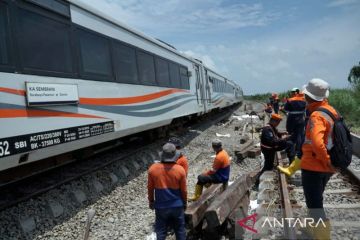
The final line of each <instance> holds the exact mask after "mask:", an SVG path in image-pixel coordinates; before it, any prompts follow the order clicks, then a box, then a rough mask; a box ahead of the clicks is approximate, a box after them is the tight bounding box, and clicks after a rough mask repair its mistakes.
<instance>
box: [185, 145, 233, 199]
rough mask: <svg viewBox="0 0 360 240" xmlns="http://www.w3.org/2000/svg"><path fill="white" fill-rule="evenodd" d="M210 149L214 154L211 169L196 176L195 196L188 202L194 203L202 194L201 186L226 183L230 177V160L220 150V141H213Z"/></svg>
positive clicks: (223, 151) (222, 150) (225, 153)
mask: <svg viewBox="0 0 360 240" xmlns="http://www.w3.org/2000/svg"><path fill="white" fill-rule="evenodd" d="M212 148H213V150H214V151H215V153H216V157H215V159H214V163H213V169H212V170H210V171H207V172H205V173H203V174H201V175H199V176H198V182H197V184H196V186H195V194H194V196H193V197H192V198H190V199H189V200H192V201H196V200H198V199H199V197H200V196H201V194H202V190H203V186H204V185H207V184H211V183H227V182H228V181H229V176H230V158H229V155H228V154H227V152H226V151H225V150H224V149H223V148H222V143H221V141H220V140H218V139H215V140H214V141H213V142H212Z"/></svg>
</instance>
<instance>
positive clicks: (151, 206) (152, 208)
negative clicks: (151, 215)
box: [149, 202, 155, 210]
mask: <svg viewBox="0 0 360 240" xmlns="http://www.w3.org/2000/svg"><path fill="white" fill-rule="evenodd" d="M149 208H150V209H151V210H154V209H155V207H154V202H149Z"/></svg>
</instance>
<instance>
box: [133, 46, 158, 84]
mask: <svg viewBox="0 0 360 240" xmlns="http://www.w3.org/2000/svg"><path fill="white" fill-rule="evenodd" d="M137 60H138V66H139V78H140V82H141V83H142V84H144V85H156V80H155V66H154V57H153V56H152V55H150V54H147V53H145V52H142V51H138V54H137Z"/></svg>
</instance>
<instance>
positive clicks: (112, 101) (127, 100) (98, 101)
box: [0, 87, 188, 105]
mask: <svg viewBox="0 0 360 240" xmlns="http://www.w3.org/2000/svg"><path fill="white" fill-rule="evenodd" d="M0 92H5V93H10V94H16V95H21V96H25V95H26V91H25V90H19V89H12V88H3V87H0ZM178 92H188V91H186V90H183V89H169V90H164V91H161V92H156V93H150V94H146V95H141V96H135V97H124V98H84V97H82V98H80V104H89V105H119V104H132V103H141V102H146V101H150V100H154V99H157V98H160V97H164V96H167V95H170V94H172V93H178Z"/></svg>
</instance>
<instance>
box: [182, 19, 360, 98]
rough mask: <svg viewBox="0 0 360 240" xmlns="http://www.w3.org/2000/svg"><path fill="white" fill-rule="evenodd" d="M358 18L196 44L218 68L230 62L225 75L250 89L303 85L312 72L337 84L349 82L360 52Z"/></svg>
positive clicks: (312, 75)
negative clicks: (230, 41)
mask: <svg viewBox="0 0 360 240" xmlns="http://www.w3.org/2000/svg"><path fill="white" fill-rule="evenodd" d="M358 20H359V17H357V16H355V17H354V16H349V17H346V18H342V19H336V21H332V20H331V19H329V21H320V23H319V24H313V25H311V26H307V27H306V34H304V32H305V30H302V29H297V28H295V29H292V30H288V29H287V30H286V31H283V32H278V33H277V34H274V35H267V36H266V37H264V38H257V39H256V40H249V41H242V42H240V43H239V42H238V41H237V42H233V43H229V44H225V45H201V47H195V48H196V49H197V51H198V52H197V53H198V54H200V55H201V54H206V55H208V56H210V57H211V58H212V59H213V60H214V62H215V63H216V67H217V68H218V69H221V70H223V69H222V67H223V66H226V68H227V69H228V72H227V73H226V74H228V75H227V76H228V77H229V78H230V79H232V80H235V81H237V82H238V83H239V84H240V85H241V86H242V87H243V89H244V90H245V92H246V93H247V94H250V93H259V92H272V91H279V92H280V91H285V90H288V89H290V88H292V87H301V86H303V85H304V84H305V83H306V82H307V81H308V80H309V79H311V78H313V77H321V78H323V79H325V80H326V81H328V82H329V83H330V85H331V87H333V88H339V87H345V86H347V80H346V78H347V74H348V73H349V70H350V68H351V67H352V66H353V65H354V64H355V63H357V62H358V61H359V56H360V31H356V22H358ZM180 47H181V48H187V49H190V48H191V47H190V45H187V46H180ZM220 59H221V61H220ZM221 73H224V74H225V72H222V71H221Z"/></svg>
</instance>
